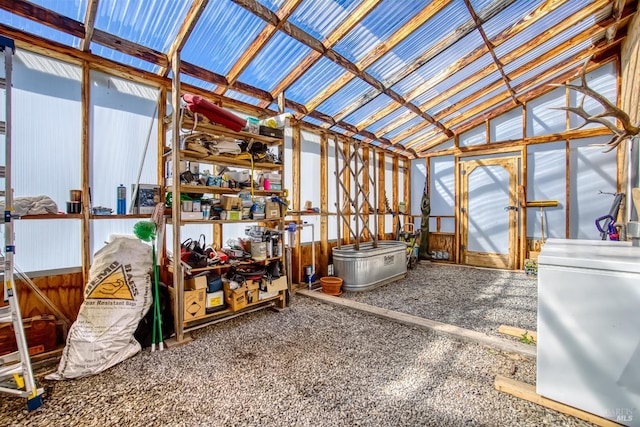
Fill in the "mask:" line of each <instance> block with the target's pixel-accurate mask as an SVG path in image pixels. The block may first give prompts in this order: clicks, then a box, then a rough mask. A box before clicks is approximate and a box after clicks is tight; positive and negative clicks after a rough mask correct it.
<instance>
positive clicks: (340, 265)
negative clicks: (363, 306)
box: [333, 240, 407, 291]
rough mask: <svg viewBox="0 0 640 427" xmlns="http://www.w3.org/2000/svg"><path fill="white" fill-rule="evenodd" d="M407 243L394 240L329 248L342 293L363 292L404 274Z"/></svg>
mask: <svg viewBox="0 0 640 427" xmlns="http://www.w3.org/2000/svg"><path fill="white" fill-rule="evenodd" d="M406 250H407V244H406V243H405V242H399V241H395V240H383V241H379V242H378V247H377V248H374V247H373V242H367V243H361V244H360V249H359V250H356V248H355V245H346V246H342V247H341V248H333V269H334V273H335V275H336V276H338V277H340V278H341V279H342V280H343V285H342V288H343V289H344V290H346V291H366V290H369V289H372V288H375V287H376V286H380V285H382V284H385V283H388V282H392V281H394V280H398V279H400V278H402V277H404V276H406V275H407V252H406Z"/></svg>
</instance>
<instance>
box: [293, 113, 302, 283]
mask: <svg viewBox="0 0 640 427" xmlns="http://www.w3.org/2000/svg"><path fill="white" fill-rule="evenodd" d="M300 133H301V130H300V123H299V122H296V123H295V124H293V127H292V133H291V187H292V188H291V194H290V196H291V204H292V205H293V211H294V212H300V149H301V135H300ZM293 218H294V220H295V222H296V223H299V222H300V215H299V214H298V213H296V214H294V215H293ZM296 242H297V243H298V245H297V247H296V248H291V252H292V256H291V258H292V259H291V270H292V271H291V278H292V282H293V283H298V284H299V283H303V282H304V276H303V272H302V251H301V250H298V248H299V247H300V230H298V231H296Z"/></svg>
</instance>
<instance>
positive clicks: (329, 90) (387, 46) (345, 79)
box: [306, 0, 452, 110]
mask: <svg viewBox="0 0 640 427" xmlns="http://www.w3.org/2000/svg"><path fill="white" fill-rule="evenodd" d="M451 1H452V0H436V1H432V2H429V4H428V5H427V6H425V8H424V9H422V10H421V11H420V12H419V13H418V14H417V15H416V16H414V17H413V18H412V19H411V20H409V22H407V23H406V24H405V25H404V26H402V27H401V28H400V29H398V30H397V31H396V32H395V33H394V34H392V35H391V36H390V37H389V39H388V40H387V41H386V42H384V43H380V44H379V45H378V46H377V47H376V48H375V49H373V50H372V51H371V52H369V53H368V54H367V55H366V56H365V57H364V58H363V59H361V60H360V61H359V62H358V64H357V65H356V66H357V67H358V68H361V69H365V68H367V67H368V66H369V65H371V64H373V63H374V62H375V61H376V60H378V59H380V58H381V57H382V56H383V55H385V54H386V53H387V52H389V51H390V50H391V49H393V48H394V47H396V46H397V45H398V44H399V43H400V42H402V41H403V40H404V39H406V38H407V37H409V35H410V34H411V33H412V32H413V31H415V30H416V29H418V28H420V26H422V25H423V24H424V23H425V22H427V21H428V20H429V19H431V18H432V17H433V16H434V15H436V14H437V13H438V12H440V10H442V9H443V8H444V7H445V6H446V5H448V4H449V3H451ZM353 78H354V76H353V75H351V74H349V73H344V74H343V75H342V76H340V77H338V78H337V79H336V80H335V81H334V82H333V83H332V84H330V85H329V86H328V87H326V88H325V89H324V90H323V91H321V92H320V93H319V94H318V95H316V96H315V97H314V98H313V99H312V100H310V101H309V102H308V103H307V104H306V107H307V109H309V110H314V109H315V108H316V107H317V106H318V105H320V104H322V103H323V102H324V101H325V100H326V99H328V98H329V97H330V96H331V95H333V94H334V93H336V92H337V91H338V90H340V89H341V88H342V87H343V86H344V85H346V84H347V83H349V82H350V81H351V79H353Z"/></svg>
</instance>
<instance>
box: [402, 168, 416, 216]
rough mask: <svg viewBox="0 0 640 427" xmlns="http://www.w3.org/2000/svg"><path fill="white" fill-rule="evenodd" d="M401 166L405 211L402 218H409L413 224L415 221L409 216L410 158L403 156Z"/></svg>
mask: <svg viewBox="0 0 640 427" xmlns="http://www.w3.org/2000/svg"><path fill="white" fill-rule="evenodd" d="M402 168H403V172H404V173H403V175H402V177H403V179H404V185H403V187H404V188H403V191H404V194H403V196H402V200H404V204H405V212H406V215H405V217H404V220H405V222H406V221H408V220H411V223H412V224H415V221H413V217H412V216H411V160H409V159H407V158H405V159H404V160H403V161H402Z"/></svg>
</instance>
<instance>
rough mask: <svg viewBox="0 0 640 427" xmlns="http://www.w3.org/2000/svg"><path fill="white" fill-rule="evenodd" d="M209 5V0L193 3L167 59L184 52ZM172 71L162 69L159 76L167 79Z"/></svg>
mask: <svg viewBox="0 0 640 427" xmlns="http://www.w3.org/2000/svg"><path fill="white" fill-rule="evenodd" d="M208 3H209V0H194V1H193V3H191V7H190V8H189V11H188V12H187V16H185V18H184V21H182V25H181V26H180V29H179V30H178V34H176V37H175V38H174V39H173V43H171V46H169V51H168V52H167V58H173V55H175V54H176V52H181V51H182V48H183V47H184V45H185V44H186V43H187V39H188V38H189V36H190V35H191V33H192V32H193V29H194V28H195V27H196V24H197V23H198V20H199V19H200V16H202V13H203V12H204V9H205V7H207V4H208ZM170 71H171V69H170V68H169V67H168V66H167V67H160V70H158V75H160V76H164V77H167V76H168V75H169V72H170Z"/></svg>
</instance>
